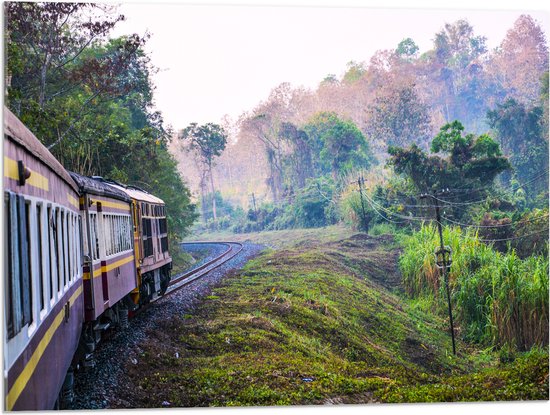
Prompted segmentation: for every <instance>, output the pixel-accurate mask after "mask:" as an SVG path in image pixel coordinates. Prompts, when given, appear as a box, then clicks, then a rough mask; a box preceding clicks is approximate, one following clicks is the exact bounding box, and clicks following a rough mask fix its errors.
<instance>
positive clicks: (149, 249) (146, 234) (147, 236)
mask: <svg viewBox="0 0 550 415" xmlns="http://www.w3.org/2000/svg"><path fill="white" fill-rule="evenodd" d="M152 236H153V232H152V229H151V219H143V255H144V256H145V257H148V256H151V255H153V238H152Z"/></svg>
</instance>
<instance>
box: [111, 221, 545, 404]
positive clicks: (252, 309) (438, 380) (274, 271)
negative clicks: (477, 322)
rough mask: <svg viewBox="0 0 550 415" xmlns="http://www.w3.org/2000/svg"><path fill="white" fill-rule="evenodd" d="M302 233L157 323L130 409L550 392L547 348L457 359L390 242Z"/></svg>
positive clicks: (132, 367)
mask: <svg viewBox="0 0 550 415" xmlns="http://www.w3.org/2000/svg"><path fill="white" fill-rule="evenodd" d="M287 232H291V231H287ZM295 232H296V235H295V236H294V238H292V237H290V238H289V236H290V235H289V234H288V233H287V234H285V235H284V236H285V237H284V240H285V241H294V242H291V243H288V242H286V243H282V244H279V246H283V245H285V246H286V247H281V248H280V249H277V250H271V251H266V252H265V253H264V254H262V255H261V256H260V257H258V258H257V259H255V260H253V261H251V262H250V263H249V264H248V265H247V266H246V267H245V268H244V270H242V271H241V272H237V273H235V274H234V275H229V276H228V277H226V279H225V280H224V281H223V282H222V283H221V285H220V286H219V287H217V288H214V290H213V292H212V293H211V294H210V295H209V296H208V297H206V298H205V299H204V301H203V302H202V304H201V306H200V307H199V308H198V310H196V313H193V315H185V316H174V317H173V318H172V319H170V320H168V321H163V322H160V324H159V327H158V329H157V330H154V331H152V332H151V333H150V336H149V339H148V340H147V341H146V342H144V344H142V345H140V348H141V350H142V354H141V356H142V357H141V358H140V361H139V363H138V364H130V363H128V365H127V370H128V373H129V379H130V382H131V383H132V384H133V388H127V389H125V391H124V394H125V396H123V397H122V398H123V399H125V400H126V401H127V402H131V403H132V406H135V407H159V406H161V404H162V402H165V401H166V402H170V405H171V406H173V407H185V406H234V405H289V404H323V403H368V402H411V401H415V402H417V401H420V402H422V401H470V400H517V399H548V354H547V352H543V351H539V350H538V349H533V350H532V351H531V352H529V353H526V354H513V353H510V354H509V355H506V354H505V353H503V352H501V353H500V354H498V353H491V352H490V351H488V350H482V349H481V348H478V347H476V346H475V345H472V344H467V343H464V342H462V341H458V344H457V349H458V354H457V356H453V355H452V353H451V352H450V350H451V344H450V338H449V336H448V334H447V322H446V321H445V320H444V319H441V318H439V317H437V316H435V315H434V314H432V313H426V312H424V311H422V307H421V305H420V304H418V303H415V302H414V301H412V300H409V299H407V298H406V297H405V295H404V294H403V291H402V287H401V276H400V273H399V270H398V269H397V266H396V264H397V258H398V256H399V254H400V248H399V246H398V244H397V242H396V241H395V240H394V238H393V237H391V236H388V235H382V236H377V237H372V236H367V235H360V234H356V235H351V236H349V235H348V236H345V237H344V238H341V239H338V238H334V237H330V236H329V237H328V241H326V240H324V234H325V233H326V230H323V231H321V232H319V233H318V234H317V235H314V234H313V232H314V231H312V233H311V234H310V235H308V236H305V237H304V235H303V234H302V232H303V231H295ZM338 232H339V231H338V229H336V231H334V230H333V232H332V235H334V234H335V233H338ZM273 240H274V239H273V238H272V243H273ZM138 390H139V393H136V392H132V391H138ZM144 392H145V393H144Z"/></svg>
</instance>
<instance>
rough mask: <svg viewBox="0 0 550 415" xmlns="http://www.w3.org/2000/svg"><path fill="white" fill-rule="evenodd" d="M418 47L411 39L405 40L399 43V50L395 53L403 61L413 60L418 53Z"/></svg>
mask: <svg viewBox="0 0 550 415" xmlns="http://www.w3.org/2000/svg"><path fill="white" fill-rule="evenodd" d="M418 50H419V48H418V45H417V44H416V43H414V40H412V39H411V38H410V37H408V38H406V39H403V40H402V41H401V42H399V45H397V49H396V50H395V53H396V54H397V55H398V56H401V57H402V58H403V59H411V58H413V57H415V56H416V54H417V53H418Z"/></svg>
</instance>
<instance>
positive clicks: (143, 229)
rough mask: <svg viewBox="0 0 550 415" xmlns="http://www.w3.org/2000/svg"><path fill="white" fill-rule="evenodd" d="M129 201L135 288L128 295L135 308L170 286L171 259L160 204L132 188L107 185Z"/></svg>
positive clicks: (154, 198) (163, 209)
mask: <svg viewBox="0 0 550 415" xmlns="http://www.w3.org/2000/svg"><path fill="white" fill-rule="evenodd" d="M109 184H110V185H111V186H112V187H113V188H117V189H119V190H121V191H123V192H124V193H125V194H127V195H128V196H129V197H130V198H131V200H132V211H133V213H132V215H133V218H134V253H135V258H136V269H137V278H138V285H137V288H136V289H135V290H134V292H133V293H132V299H133V301H134V303H135V304H136V305H142V304H146V303H148V302H149V301H151V300H153V299H155V298H157V297H158V296H161V295H163V294H164V292H165V291H166V289H167V288H168V285H169V283H170V271H171V270H172V257H171V256H170V253H169V252H168V227H167V221H166V206H165V205H164V201H163V200H162V199H160V198H158V197H156V196H153V195H152V194H150V193H148V192H146V191H145V190H143V189H140V188H138V187H135V186H125V185H122V184H120V183H116V182H109Z"/></svg>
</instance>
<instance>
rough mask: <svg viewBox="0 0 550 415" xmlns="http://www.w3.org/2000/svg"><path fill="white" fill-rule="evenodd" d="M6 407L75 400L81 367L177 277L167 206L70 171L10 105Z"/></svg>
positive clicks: (137, 190)
mask: <svg viewBox="0 0 550 415" xmlns="http://www.w3.org/2000/svg"><path fill="white" fill-rule="evenodd" d="M3 183H4V313H3V315H4V321H3V325H4V330H3V333H4V339H3V341H4V344H3V347H4V349H3V350H4V353H3V356H4V397H5V399H4V409H5V410H8V411H12V410H50V409H55V408H60V409H63V408H65V407H70V403H71V401H72V399H73V395H72V379H73V374H74V369H75V368H76V367H77V366H80V365H84V366H86V365H91V364H93V356H94V354H93V352H94V350H95V349H96V347H97V345H98V343H99V342H100V341H101V337H102V335H103V333H105V331H106V330H108V329H113V328H115V329H116V328H119V327H125V326H126V325H127V324H128V318H129V316H130V315H131V314H132V313H134V312H135V311H136V310H137V309H139V308H140V307H142V306H143V305H145V304H147V303H149V302H151V301H153V300H154V299H156V298H158V297H160V296H162V295H163V294H164V293H165V291H166V289H167V288H168V285H169V283H170V278H171V276H170V272H171V269H172V258H171V256H170V252H169V249H168V228H167V219H166V206H165V204H164V202H163V201H162V199H160V198H158V197H156V196H154V195H152V194H150V193H148V192H147V191H145V190H143V189H140V188H139V187H135V186H130V185H125V184H121V183H118V182H115V181H112V180H106V179H103V178H102V177H96V176H92V177H87V176H83V175H80V174H78V173H75V172H69V171H67V170H66V169H65V168H64V167H63V166H62V165H61V163H59V161H58V160H57V159H56V158H55V157H54V156H53V155H52V154H51V153H50V152H49V151H48V149H47V148H46V147H45V146H44V145H42V143H41V142H40V141H39V140H38V139H37V138H36V136H35V135H34V134H33V133H32V132H31V131H30V130H29V129H28V128H27V127H26V126H25V125H24V124H23V123H22V122H21V121H20V120H19V119H18V118H17V117H16V116H15V115H14V114H13V113H12V112H11V111H10V110H9V109H7V108H6V107H4V182H3Z"/></svg>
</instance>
